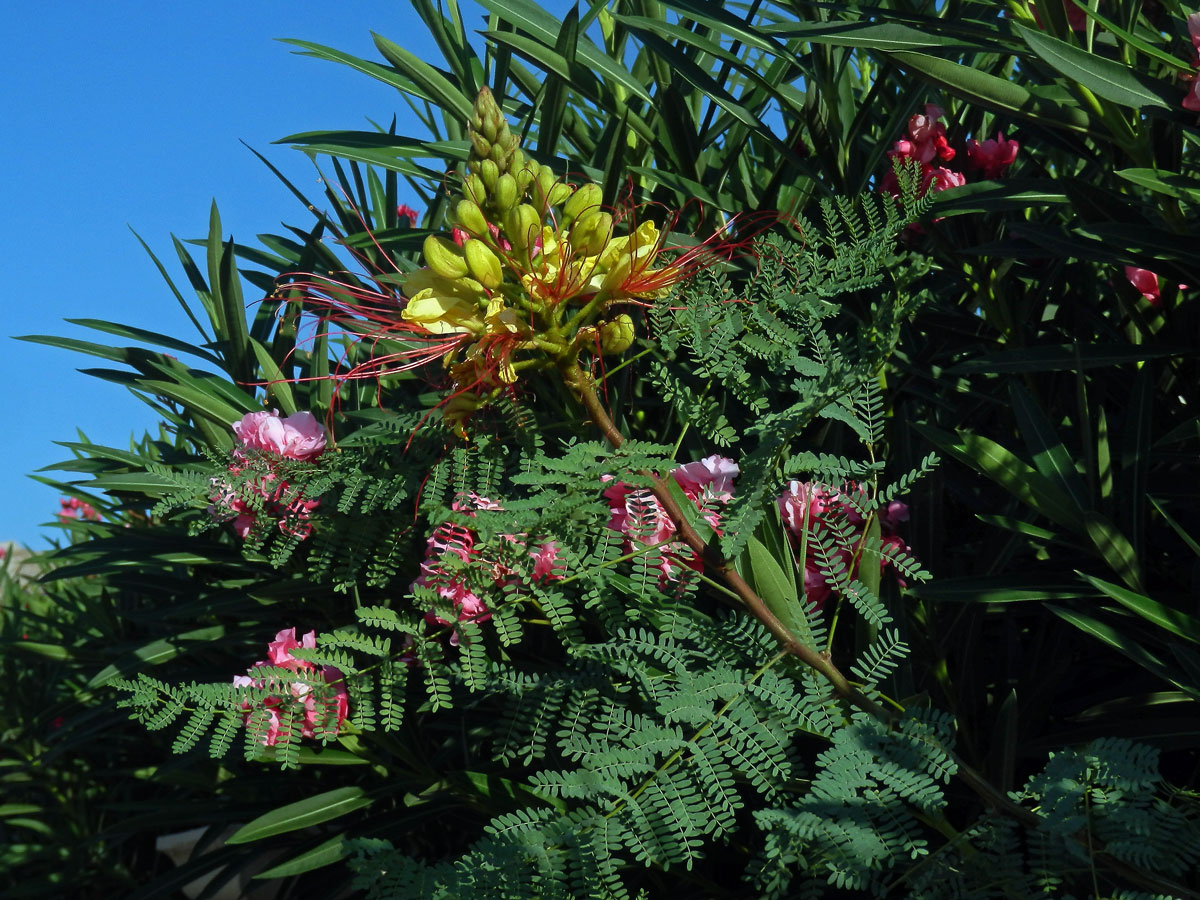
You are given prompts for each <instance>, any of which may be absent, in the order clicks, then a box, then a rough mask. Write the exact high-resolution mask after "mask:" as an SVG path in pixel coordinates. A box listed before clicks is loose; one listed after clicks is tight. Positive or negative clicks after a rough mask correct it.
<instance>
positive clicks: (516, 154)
mask: <svg viewBox="0 0 1200 900" xmlns="http://www.w3.org/2000/svg"><path fill="white" fill-rule="evenodd" d="M523 168H525V154H524V153H523V152H522V151H521V148H520V147H517V148H515V149H514V150H513V152H512V156H511V157H510V158H509V160H508V171H509V172H512V173H514V174H515V173H517V172H520V171H521V170H522V169H523ZM518 184H519V183H518ZM526 187H528V185H526Z"/></svg>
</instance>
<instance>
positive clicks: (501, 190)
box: [492, 172, 517, 215]
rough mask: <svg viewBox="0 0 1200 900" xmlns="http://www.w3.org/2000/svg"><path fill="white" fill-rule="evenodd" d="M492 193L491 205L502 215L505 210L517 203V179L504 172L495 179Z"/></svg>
mask: <svg viewBox="0 0 1200 900" xmlns="http://www.w3.org/2000/svg"><path fill="white" fill-rule="evenodd" d="M492 193H493V199H492V204H493V207H494V209H495V210H496V212H498V213H500V214H502V215H503V213H504V212H505V211H506V210H509V209H512V208H513V207H514V206H516V205H517V179H515V178H513V177H512V176H511V175H510V174H508V173H507V172H505V173H504V174H503V175H501V176H500V177H499V178H497V179H496V189H495V191H493V192H492Z"/></svg>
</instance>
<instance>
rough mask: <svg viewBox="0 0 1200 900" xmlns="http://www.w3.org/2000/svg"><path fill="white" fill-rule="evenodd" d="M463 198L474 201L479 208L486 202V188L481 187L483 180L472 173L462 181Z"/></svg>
mask: <svg viewBox="0 0 1200 900" xmlns="http://www.w3.org/2000/svg"><path fill="white" fill-rule="evenodd" d="M463 196H464V197H466V198H467V199H468V200H474V201H475V202H476V203H478V204H479V205H480V206H482V205H483V204H484V203H485V202H486V201H487V188H485V187H484V186H483V179H482V178H480V177H479V176H478V175H477V174H475V173H474V172H472V173H471V174H470V175H468V176H467V177H466V178H465V179H464V180H463Z"/></svg>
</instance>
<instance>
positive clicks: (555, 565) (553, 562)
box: [530, 541, 567, 581]
mask: <svg viewBox="0 0 1200 900" xmlns="http://www.w3.org/2000/svg"><path fill="white" fill-rule="evenodd" d="M558 550H559V548H558V544H557V543H555V542H554V541H547V542H546V543H544V544H542V545H541V546H540V547H538V548H537V549H536V550H534V551H533V552H532V553H531V554H530V555H531V556H532V557H533V577H534V579H535V580H538V581H556V580H558V579H559V578H562V577H563V576H562V575H561V574H560V570H562V569H565V568H566V567H567V563H566V560H563V559H560V558H559V555H558Z"/></svg>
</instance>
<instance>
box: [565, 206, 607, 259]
mask: <svg viewBox="0 0 1200 900" xmlns="http://www.w3.org/2000/svg"><path fill="white" fill-rule="evenodd" d="M611 236H612V215H611V214H610V213H606V212H601V211H600V210H598V209H592V210H591V212H586V213H584V214H583V218H581V219H579V220H578V221H577V222H576V223H575V224H574V225H572V226H571V230H570V232H569V234H568V240H569V241H570V243H571V249H572V250H574V251H575V253H577V254H581V255H583V256H599V255H600V254H601V253H602V252H603V251H604V248H605V247H607V246H608V241H609V238H610V237H611Z"/></svg>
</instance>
